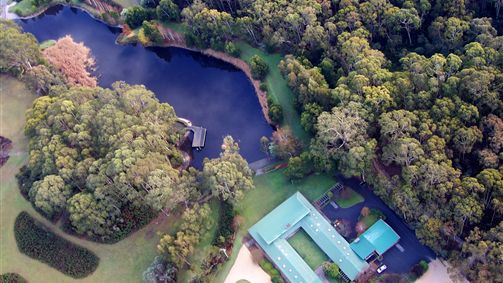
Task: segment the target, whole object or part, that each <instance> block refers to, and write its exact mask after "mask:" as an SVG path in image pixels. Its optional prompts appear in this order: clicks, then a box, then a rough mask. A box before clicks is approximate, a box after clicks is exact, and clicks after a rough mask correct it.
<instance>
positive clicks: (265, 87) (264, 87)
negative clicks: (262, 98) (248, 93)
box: [259, 83, 272, 104]
mask: <svg viewBox="0 0 503 283" xmlns="http://www.w3.org/2000/svg"><path fill="white" fill-rule="evenodd" d="M259 88H260V90H261V91H265V92H267V91H268V90H269V89H268V87H267V84H266V83H260V87H259ZM269 100H270V99H269V97H267V104H272V102H269Z"/></svg>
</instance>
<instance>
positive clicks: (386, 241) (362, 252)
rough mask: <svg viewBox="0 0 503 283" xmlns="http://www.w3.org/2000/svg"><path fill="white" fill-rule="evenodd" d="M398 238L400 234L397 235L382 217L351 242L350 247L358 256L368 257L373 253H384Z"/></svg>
mask: <svg viewBox="0 0 503 283" xmlns="http://www.w3.org/2000/svg"><path fill="white" fill-rule="evenodd" d="M399 240H400V236H398V234H397V233H396V232H395V231H394V230H393V228H391V227H390V226H389V225H388V223H386V222H384V221H383V220H382V219H379V220H378V221H377V222H376V223H375V224H374V225H372V226H370V228H368V229H367V231H365V232H364V233H363V234H361V235H360V236H358V238H356V239H355V240H354V241H353V242H352V243H351V249H353V251H355V253H356V254H358V256H359V257H360V258H363V259H368V258H370V257H371V256H372V255H373V254H374V253H377V254H378V255H382V254H384V253H385V252H386V251H387V250H389V249H390V248H391V247H393V246H394V245H395V244H396V243H398V241H399Z"/></svg>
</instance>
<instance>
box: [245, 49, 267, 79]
mask: <svg viewBox="0 0 503 283" xmlns="http://www.w3.org/2000/svg"><path fill="white" fill-rule="evenodd" d="M250 69H251V73H252V77H253V78H254V79H256V80H263V79H265V77H266V76H267V74H268V73H269V66H268V65H267V63H266V62H265V61H264V59H262V57H260V56H258V55H254V56H253V57H251V59H250Z"/></svg>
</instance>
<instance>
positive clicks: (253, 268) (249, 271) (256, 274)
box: [224, 245, 271, 283]
mask: <svg viewBox="0 0 503 283" xmlns="http://www.w3.org/2000/svg"><path fill="white" fill-rule="evenodd" d="M242 279H245V280H248V281H249V282H251V283H271V277H270V276H269V274H267V273H265V271H264V270H262V268H260V266H259V265H258V264H256V263H255V262H253V259H252V255H251V253H250V250H248V248H247V247H246V246H245V245H242V246H241V249H239V253H238V257H237V258H236V261H235V262H234V265H233V266H232V268H231V270H230V272H229V274H228V275H227V278H225V281H224V283H236V282H237V281H239V280H242Z"/></svg>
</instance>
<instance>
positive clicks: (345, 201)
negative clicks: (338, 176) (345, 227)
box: [334, 187, 364, 208]
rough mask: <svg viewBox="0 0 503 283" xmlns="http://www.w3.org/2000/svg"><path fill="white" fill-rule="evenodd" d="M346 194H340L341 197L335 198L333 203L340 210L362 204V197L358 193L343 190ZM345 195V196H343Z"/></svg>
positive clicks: (348, 189)
mask: <svg viewBox="0 0 503 283" xmlns="http://www.w3.org/2000/svg"><path fill="white" fill-rule="evenodd" d="M344 190H346V192H341V193H340V194H341V195H342V196H335V197H334V198H335V202H336V203H337V205H338V206H340V207H342V208H349V207H352V206H353V205H357V204H359V203H362V202H363V201H364V199H363V197H362V195H360V194H359V193H357V192H355V191H354V190H352V189H350V188H347V187H346V188H344ZM344 194H346V195H344Z"/></svg>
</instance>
